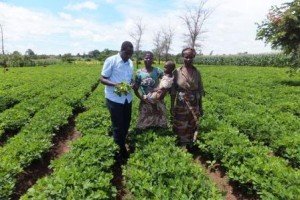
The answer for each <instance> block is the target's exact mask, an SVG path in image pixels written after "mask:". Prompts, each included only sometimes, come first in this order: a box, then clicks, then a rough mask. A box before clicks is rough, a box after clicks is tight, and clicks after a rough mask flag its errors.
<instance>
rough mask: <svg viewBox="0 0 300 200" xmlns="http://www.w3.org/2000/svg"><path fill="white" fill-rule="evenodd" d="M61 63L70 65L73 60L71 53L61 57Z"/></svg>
mask: <svg viewBox="0 0 300 200" xmlns="http://www.w3.org/2000/svg"><path fill="white" fill-rule="evenodd" d="M61 59H62V61H63V62H67V63H72V62H73V61H74V60H75V59H74V58H73V56H72V54H71V53H66V54H64V55H62V57H61Z"/></svg>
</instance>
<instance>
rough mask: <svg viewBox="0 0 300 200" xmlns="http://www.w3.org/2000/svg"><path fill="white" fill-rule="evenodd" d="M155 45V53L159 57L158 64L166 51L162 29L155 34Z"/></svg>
mask: <svg viewBox="0 0 300 200" xmlns="http://www.w3.org/2000/svg"><path fill="white" fill-rule="evenodd" d="M153 45H154V49H153V53H154V55H155V56H156V57H157V59H158V64H160V60H161V57H162V53H163V51H164V42H163V34H162V31H161V30H159V31H157V32H156V33H155V34H154V39H153Z"/></svg>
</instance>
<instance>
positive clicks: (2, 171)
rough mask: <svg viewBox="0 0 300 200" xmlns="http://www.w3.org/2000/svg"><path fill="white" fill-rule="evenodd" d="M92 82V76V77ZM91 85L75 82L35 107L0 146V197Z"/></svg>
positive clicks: (38, 155) (7, 193)
mask: <svg viewBox="0 0 300 200" xmlns="http://www.w3.org/2000/svg"><path fill="white" fill-rule="evenodd" d="M95 82H96V80H95ZM90 91H91V85H88V84H86V85H84V84H83V85H78V86H77V87H74V88H72V89H70V90H68V91H66V92H65V94H64V95H63V96H62V97H60V98H57V99H55V100H54V101H52V102H51V103H50V104H49V105H48V106H47V107H46V108H44V109H42V110H40V111H38V112H37V113H36V114H35V115H34V117H33V118H32V119H31V121H30V123H29V124H27V125H25V126H24V127H23V128H22V129H21V131H20V133H19V134H18V135H16V136H15V137H13V138H10V139H9V140H8V142H7V143H6V145H5V146H4V147H2V148H0V160H1V162H0V197H1V198H8V197H9V196H10V195H11V194H12V192H13V189H14V186H15V184H16V181H17V176H18V174H20V173H22V172H23V169H24V168H25V167H27V166H29V165H30V163H31V162H32V161H33V160H36V159H39V158H41V157H42V156H43V154H44V153H46V152H47V151H49V149H50V147H51V146H52V139H53V136H54V135H55V132H56V131H58V130H59V128H60V127H62V126H63V125H66V124H67V123H68V118H69V117H70V116H71V115H72V111H73V109H74V108H75V107H77V106H79V105H82V102H83V101H84V100H85V98H86V95H87V94H89V93H90Z"/></svg>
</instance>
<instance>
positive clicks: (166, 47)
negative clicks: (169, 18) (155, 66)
mask: <svg viewBox="0 0 300 200" xmlns="http://www.w3.org/2000/svg"><path fill="white" fill-rule="evenodd" d="M173 30H174V29H172V28H171V27H170V26H169V28H168V29H163V30H162V33H163V41H162V47H163V52H164V55H165V61H167V60H168V58H169V51H170V50H171V44H172V42H173V37H174V31H173Z"/></svg>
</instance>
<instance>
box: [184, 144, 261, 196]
mask: <svg viewBox="0 0 300 200" xmlns="http://www.w3.org/2000/svg"><path fill="white" fill-rule="evenodd" d="M189 152H190V153H191V154H192V155H193V157H194V160H195V162H196V163H199V165H201V167H202V168H203V169H204V170H205V173H206V174H207V176H208V177H209V178H210V179H211V180H212V181H213V182H214V183H215V184H216V186H217V187H218V188H219V190H220V191H221V192H222V193H224V194H226V195H225V199H226V200H258V199H259V197H258V196H257V195H256V194H248V193H247V191H246V190H245V188H242V187H241V186H240V185H239V183H237V182H233V181H230V180H229V178H228V176H227V175H226V171H225V169H224V168H223V167H222V166H221V165H220V164H219V163H215V164H213V165H212V166H209V165H208V163H207V161H209V159H208V158H207V157H205V156H203V155H201V152H200V150H199V149H198V148H197V147H193V148H192V149H191V150H189Z"/></svg>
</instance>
